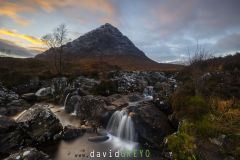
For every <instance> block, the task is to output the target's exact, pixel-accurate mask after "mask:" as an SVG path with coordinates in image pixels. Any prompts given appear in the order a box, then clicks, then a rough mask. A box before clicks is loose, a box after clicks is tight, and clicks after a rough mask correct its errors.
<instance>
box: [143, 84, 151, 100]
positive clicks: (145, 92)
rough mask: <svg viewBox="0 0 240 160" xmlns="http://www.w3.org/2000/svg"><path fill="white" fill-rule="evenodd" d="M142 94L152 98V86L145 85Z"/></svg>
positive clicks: (146, 97)
mask: <svg viewBox="0 0 240 160" xmlns="http://www.w3.org/2000/svg"><path fill="white" fill-rule="evenodd" d="M143 95H144V97H145V99H148V100H152V99H153V86H147V87H146V88H144V91H143Z"/></svg>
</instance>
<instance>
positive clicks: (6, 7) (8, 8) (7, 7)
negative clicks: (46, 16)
mask: <svg viewBox="0 0 240 160" xmlns="http://www.w3.org/2000/svg"><path fill="white" fill-rule="evenodd" d="M33 11H34V9H33V8H31V7H29V6H28V5H20V6H19V5H18V4H17V3H13V2H8V1H7V0H6V1H3V2H1V6H0V15H2V16H6V17H9V18H11V19H12V20H13V21H15V22H17V23H18V24H20V25H23V26H26V25H28V24H29V20H27V19H25V18H22V17H21V16H19V14H20V13H23V12H28V13H29V12H33Z"/></svg>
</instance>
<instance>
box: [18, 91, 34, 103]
mask: <svg viewBox="0 0 240 160" xmlns="http://www.w3.org/2000/svg"><path fill="white" fill-rule="evenodd" d="M21 97H22V99H24V100H26V101H27V102H35V101H36V100H37V96H36V95H35V93H25V94H23V95H21Z"/></svg>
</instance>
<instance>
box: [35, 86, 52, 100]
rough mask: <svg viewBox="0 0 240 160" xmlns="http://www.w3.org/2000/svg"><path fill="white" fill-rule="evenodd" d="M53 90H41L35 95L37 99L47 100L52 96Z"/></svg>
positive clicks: (48, 88) (47, 88) (49, 88)
mask: <svg viewBox="0 0 240 160" xmlns="http://www.w3.org/2000/svg"><path fill="white" fill-rule="evenodd" d="M53 92H54V90H53V89H52V88H51V87H46V88H41V89H39V90H38V91H37V92H36V93H35V95H36V96H37V97H38V99H47V98H50V97H51V96H52V95H53Z"/></svg>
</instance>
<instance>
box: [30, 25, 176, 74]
mask: <svg viewBox="0 0 240 160" xmlns="http://www.w3.org/2000/svg"><path fill="white" fill-rule="evenodd" d="M63 50H64V55H63V59H68V60H70V61H71V62H75V63H76V62H106V63H108V64H111V65H117V66H119V67H121V68H124V69H152V70H156V69H159V68H166V67H167V68H168V67H173V68H175V67H176V65H170V64H159V63H157V62H155V61H153V60H151V59H150V58H148V57H147V56H146V55H145V54H144V53H143V52H142V51H141V50H140V49H138V48H137V47H136V46H135V45H134V44H133V42H131V41H130V40H129V39H128V37H126V36H124V35H123V34H122V33H121V32H120V31H119V30H118V29H117V28H116V27H114V26H112V25H111V24H109V23H106V24H104V25H102V26H100V27H99V28H97V29H95V30H92V31H90V32H88V33H86V34H84V35H83V36H80V37H79V38H77V39H76V40H74V41H72V42H69V43H67V44H66V45H64V46H63ZM54 55H55V54H54V52H53V51H52V49H50V50H47V51H45V52H44V53H42V54H39V55H37V56H36V57H35V58H37V59H44V60H52V59H54V57H55V56H54Z"/></svg>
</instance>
